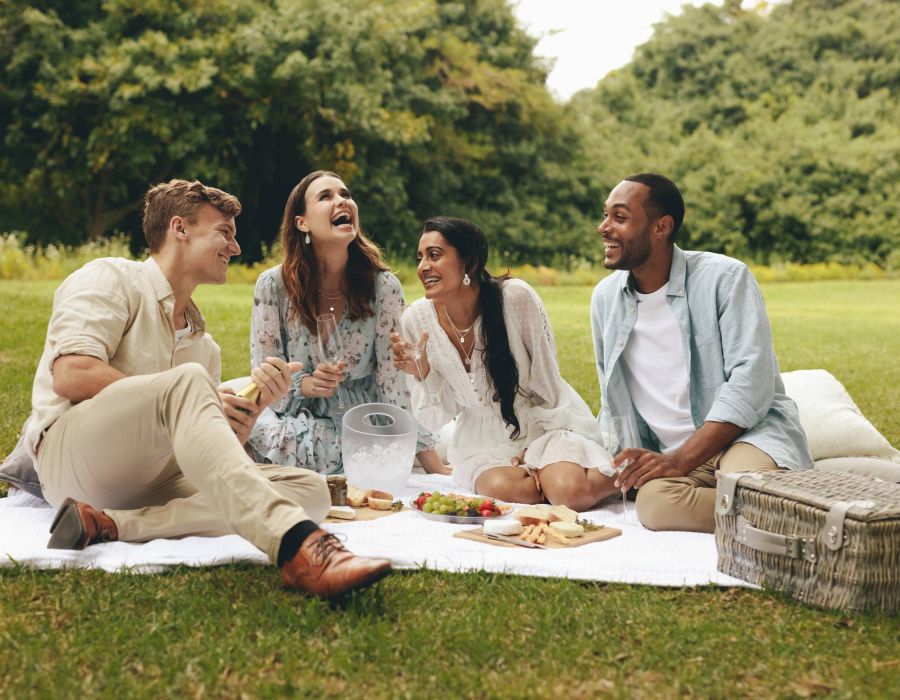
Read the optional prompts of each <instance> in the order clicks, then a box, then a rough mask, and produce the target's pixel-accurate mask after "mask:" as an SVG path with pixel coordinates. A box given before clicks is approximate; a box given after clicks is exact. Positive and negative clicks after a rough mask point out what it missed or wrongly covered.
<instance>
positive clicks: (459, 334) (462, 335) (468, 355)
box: [444, 306, 475, 367]
mask: <svg viewBox="0 0 900 700" xmlns="http://www.w3.org/2000/svg"><path fill="white" fill-rule="evenodd" d="M444 316H446V317H447V321H448V322H449V323H450V327H451V328H452V329H453V332H454V333H455V334H456V339H457V341H458V342H459V349H460V350H462V351H463V355H464V357H463V362H465V364H466V367H469V365H471V364H472V351H473V350H474V349H475V343H472V347H471V348H469V350H468V352H467V351H466V336H467V335H468V334H469V333H470V332H471V330H472V329H473V328H475V324H474V323H473V324H472V325H471V326H469V327H468V328H466V329H465V330H460V329H459V328H457V327H456V324H455V323H453V319H452V318H450V313H449V312H448V311H447V307H446V306H445V307H444Z"/></svg>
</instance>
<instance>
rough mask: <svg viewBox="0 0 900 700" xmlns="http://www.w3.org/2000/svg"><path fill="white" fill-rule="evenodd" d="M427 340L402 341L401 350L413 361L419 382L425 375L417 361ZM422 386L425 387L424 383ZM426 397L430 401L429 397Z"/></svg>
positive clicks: (423, 351) (420, 357) (422, 380)
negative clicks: (415, 341)
mask: <svg viewBox="0 0 900 700" xmlns="http://www.w3.org/2000/svg"><path fill="white" fill-rule="evenodd" d="M427 342H428V341H427V340H419V341H418V342H417V343H414V342H412V341H410V340H404V341H403V351H404V352H405V353H406V354H407V355H408V356H409V359H411V360H412V361H413V362H414V363H415V365H416V372H417V373H418V375H419V381H421V382H424V381H425V377H423V376H422V365H421V364H420V362H419V361H420V360H421V359H422V355H423V354H424V353H425V343H427ZM422 388H423V389H424V388H425V387H424V384H423V386H422ZM428 398H429V403H430V402H431V401H430V398H431V397H428Z"/></svg>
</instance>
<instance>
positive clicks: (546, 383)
mask: <svg viewBox="0 0 900 700" xmlns="http://www.w3.org/2000/svg"><path fill="white" fill-rule="evenodd" d="M503 315H504V319H505V321H506V329H507V334H508V335H509V345H510V350H511V351H512V355H513V357H514V358H515V360H516V364H517V365H518V368H519V385H520V386H521V388H522V390H523V391H522V392H521V393H520V395H519V396H517V397H516V399H515V404H514V405H515V411H516V417H517V418H518V419H519V426H520V428H521V430H520V435H519V437H518V438H517V439H516V440H512V439H511V438H510V433H511V429H510V428H508V427H507V426H506V424H505V422H504V420H503V417H502V416H501V414H500V403H499V402H498V401H492V400H491V395H492V394H493V386H492V384H491V383H490V381H489V379H488V375H487V371H486V368H485V365H484V363H483V361H482V357H481V350H482V345H481V318H480V317H479V318H478V320H477V321H476V322H475V328H474V333H475V338H476V345H475V349H474V350H473V352H472V356H471V371H469V372H467V371H466V367H465V365H464V364H463V362H462V360H461V359H460V357H459V354H458V353H457V351H456V347H455V346H454V345H453V343H452V342H451V340H450V338H449V337H448V336H447V334H446V333H445V332H444V329H443V328H441V325H440V323H439V322H438V317H437V312H436V310H435V308H434V304H432V303H431V302H430V301H429V300H427V299H419V300H418V301H416V302H415V303H413V304H412V305H411V306H410V307H408V308H407V309H406V311H405V312H404V313H403V318H402V321H401V323H402V327H403V334H404V337H406V338H418V337H419V336H420V335H421V334H422V332H423V331H428V337H429V340H428V362H429V364H430V365H431V371H430V372H429V374H428V376H427V377H426V378H425V381H424V382H420V381H417V380H416V379H414V378H413V377H409V385H410V392H411V394H412V406H413V413H414V414H415V416H416V418H417V419H418V420H419V422H420V423H421V424H422V425H423V426H424V427H426V428H428V429H430V430H438V429H440V428H441V427H442V426H444V425H446V424H447V423H448V422H449V421H450V420H451V419H452V418H454V417H456V419H457V420H456V429H455V430H454V432H453V436H452V437H451V439H450V444H449V445H448V450H447V459H448V461H449V462H450V464H451V465H452V466H453V478H454V481H455V482H456V484H457V485H458V486H460V487H462V488H465V489H467V490H469V491H473V490H474V488H475V480H476V479H477V478H478V477H479V476H480V475H481V474H482V472H484V471H486V470H488V469H491V468H493V467H500V466H509V464H510V460H511V459H512V457H514V456H516V455H518V454H520V453H521V452H522V450H523V449H526V448H527V449H526V452H525V461H526V463H527V464H528V465H529V466H531V467H536V468H543V467H545V466H547V465H548V464H553V463H555V462H562V461H566V462H575V463H577V464H580V465H582V466H584V467H595V468H597V469H600V471H601V472H603V473H604V474H606V475H607V476H612V475H613V474H614V473H615V470H614V469H613V468H612V466H611V463H612V459H611V458H610V455H609V453H608V452H607V451H606V450H605V449H604V448H603V447H602V446H601V444H600V428H599V425H598V423H597V421H596V419H595V418H594V416H593V414H592V413H591V409H590V408H589V407H588V405H587V404H586V403H585V402H584V399H582V398H581V397H580V396H579V395H578V393H577V392H576V391H575V390H574V389H573V388H572V387H571V386H569V384H567V383H566V382H565V381H564V380H563V378H562V377H561V376H560V373H559V366H558V364H557V359H556V343H555V341H554V339H553V331H552V329H551V328H550V321H549V320H548V319H547V313H546V311H545V310H544V306H543V304H542V303H541V300H540V298H539V297H538V295H537V292H535V291H534V290H533V289H532V288H531V287H529V286H528V285H527V284H526V283H525V282H523V281H521V280H509V281H507V282H506V283H504V285H503Z"/></svg>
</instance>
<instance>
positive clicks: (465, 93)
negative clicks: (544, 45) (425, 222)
mask: <svg viewBox="0 0 900 700" xmlns="http://www.w3.org/2000/svg"><path fill="white" fill-rule="evenodd" d="M183 5H184V3H179V2H175V1H174V0H155V1H154V2H149V3H148V2H134V1H133V0H114V1H109V2H100V1H99V0H98V1H97V2H94V3H91V2H87V1H86V0H82V2H81V3H80V8H79V11H78V12H74V11H71V9H70V8H67V6H66V5H64V4H61V3H51V2H43V3H33V2H28V3H26V2H21V1H19V0H15V1H14V0H7V2H4V3H2V4H0V10H2V13H0V63H2V64H3V66H4V68H5V70H6V78H5V80H4V85H3V89H2V90H0V130H2V132H3V134H4V141H5V147H4V149H3V153H2V155H0V183H2V188H0V226H3V227H5V228H8V229H22V230H27V231H28V232H29V233H30V234H31V236H32V239H33V240H36V241H42V242H49V241H52V242H59V241H61V242H65V243H78V242H80V241H81V240H83V239H84V237H85V236H87V237H90V238H98V237H100V236H103V235H106V234H107V233H108V232H110V231H112V230H114V229H116V228H117V227H118V228H122V227H124V228H128V229H129V230H132V231H134V230H137V228H138V226H137V219H136V212H137V209H138V207H139V205H140V201H141V197H142V196H143V193H144V191H145V190H146V188H147V183H148V182H157V181H160V180H164V179H168V178H170V177H173V176H178V177H188V178H192V177H198V178H200V179H202V180H204V181H206V182H209V183H211V184H215V185H216V186H219V187H222V188H224V189H227V190H229V191H233V192H235V193H236V194H237V195H238V196H239V197H240V198H241V200H242V201H243V203H244V205H245V214H244V215H243V216H242V218H241V220H240V226H241V229H242V241H243V244H244V248H245V250H246V251H247V253H248V257H249V258H250V259H258V258H259V255H260V249H261V244H262V243H264V242H270V241H271V240H272V239H273V237H274V235H275V233H276V230H277V227H278V224H279V221H280V212H281V210H282V208H283V205H284V201H285V199H286V196H287V193H288V192H289V191H290V189H291V188H292V187H293V185H294V184H295V183H296V182H297V181H298V180H299V179H300V177H302V176H303V175H304V174H306V173H307V172H308V171H311V170H313V169H316V168H320V167H321V168H329V169H334V170H336V171H337V172H339V173H340V174H342V176H344V177H345V178H346V179H347V181H348V183H349V184H350V185H351V187H352V188H353V190H354V192H355V195H356V197H357V199H358V200H359V202H360V205H361V208H362V220H363V222H364V226H365V227H366V228H367V229H368V230H370V231H371V232H372V233H373V235H374V238H375V239H376V240H377V241H379V242H380V243H382V244H383V245H387V246H389V247H391V248H392V249H398V250H404V249H406V250H410V246H411V245H412V244H413V242H414V241H415V240H416V239H417V237H418V231H419V222H420V221H421V220H422V219H424V218H425V217H427V216H430V215H434V214H435V213H450V214H458V215H463V216H468V217H470V218H472V219H474V220H476V221H478V222H479V223H480V224H481V225H482V226H484V227H485V229H486V230H488V231H490V232H491V234H492V236H493V237H494V239H495V240H496V241H497V242H498V244H500V245H501V246H502V248H501V249H502V250H503V251H504V253H505V254H506V257H508V259H509V260H511V261H513V262H515V261H519V260H522V259H525V258H526V257H528V256H531V255H533V254H534V253H535V252H538V253H544V254H546V255H548V256H551V257H556V258H558V259H564V258H566V257H567V256H568V257H571V256H574V255H576V254H577V251H578V248H579V247H580V246H581V244H582V241H583V238H584V236H585V234H589V232H590V229H591V227H590V225H589V223H588V221H587V220H586V219H585V218H584V215H583V214H582V213H581V203H580V201H579V199H578V197H579V194H578V193H577V192H570V191H571V187H570V185H569V183H568V175H567V172H566V169H565V168H564V167H562V164H564V163H566V162H567V161H568V160H569V159H570V158H571V157H573V155H574V152H575V150H576V149H577V139H575V138H574V134H573V132H572V131H571V129H569V128H568V127H567V126H566V125H565V123H564V120H563V119H562V118H561V116H562V108H561V107H560V106H558V105H556V104H555V103H554V102H553V100H552V99H551V98H550V96H549V94H548V92H547V90H546V88H545V87H544V80H545V77H546V70H545V68H544V67H543V65H542V64H541V63H540V62H539V61H538V59H536V58H535V57H534V56H533V53H532V51H533V48H534V44H535V40H534V39H532V38H530V37H528V36H527V35H526V34H525V33H524V31H523V30H522V29H521V28H520V27H519V26H518V25H517V24H516V22H515V19H514V17H513V14H512V12H511V10H510V8H509V6H508V5H507V3H506V2H503V0H467V1H465V2H445V1H441V0H415V1H413V0H384V1H383V2H378V3H372V2H369V1H368V0H348V2H345V3H343V4H342V6H341V8H340V10H339V11H337V10H336V9H335V7H334V6H333V5H332V4H330V3H322V2H319V1H318V0H281V1H279V2H266V3H260V2H253V1H251V0H237V1H236V2H232V1H231V0H227V1H226V0H197V1H195V2H192V3H190V4H189V6H188V7H184V6H183ZM348 38H352V40H348ZM556 187H559V188H561V189H562V190H563V191H564V192H566V193H567V194H565V195H563V196H560V195H559V194H558V193H554V195H553V197H552V198H551V197H550V196H548V191H549V190H548V188H556ZM63 222H64V225H63V226H61V225H60V224H61V223H63ZM573 224H574V225H573Z"/></svg>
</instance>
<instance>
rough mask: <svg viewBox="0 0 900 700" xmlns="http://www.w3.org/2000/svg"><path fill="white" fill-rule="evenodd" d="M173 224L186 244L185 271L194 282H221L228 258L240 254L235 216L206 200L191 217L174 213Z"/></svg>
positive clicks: (223, 280)
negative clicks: (206, 202)
mask: <svg viewBox="0 0 900 700" xmlns="http://www.w3.org/2000/svg"><path fill="white" fill-rule="evenodd" d="M172 224H173V228H174V229H175V232H176V233H175V235H176V236H178V237H182V238H184V239H185V242H186V244H187V246H186V249H185V267H184V269H185V273H186V274H187V275H188V276H190V277H192V278H193V279H194V281H195V282H196V283H197V284H224V283H225V277H226V273H227V271H228V263H229V261H230V260H231V258H232V257H234V256H235V255H240V254H241V246H240V245H238V242H237V239H236V238H235V236H236V234H237V229H236V228H235V225H234V217H233V216H228V215H226V214H223V213H222V212H221V211H219V210H218V209H216V208H215V207H214V206H212V205H211V204H205V205H203V206H202V207H201V208H200V209H199V210H198V211H197V214H196V215H195V216H194V217H193V219H187V218H181V217H174V218H173V219H172Z"/></svg>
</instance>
